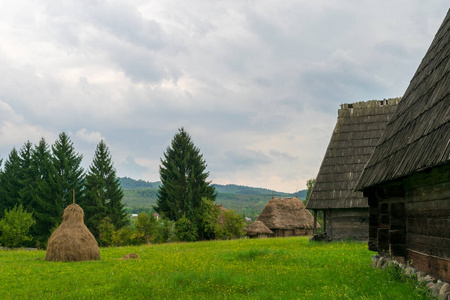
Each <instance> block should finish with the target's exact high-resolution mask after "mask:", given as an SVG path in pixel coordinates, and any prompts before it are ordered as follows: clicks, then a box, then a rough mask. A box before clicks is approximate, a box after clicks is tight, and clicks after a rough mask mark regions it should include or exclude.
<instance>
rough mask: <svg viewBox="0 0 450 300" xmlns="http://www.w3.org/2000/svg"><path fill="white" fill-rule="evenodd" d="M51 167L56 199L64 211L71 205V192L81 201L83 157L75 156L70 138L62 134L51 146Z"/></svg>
mask: <svg viewBox="0 0 450 300" xmlns="http://www.w3.org/2000/svg"><path fill="white" fill-rule="evenodd" d="M52 153H53V158H52V161H53V165H54V166H55V169H56V173H57V176H56V178H55V179H56V186H57V198H58V202H59V203H60V205H61V207H62V208H63V209H64V208H66V207H67V205H69V204H71V203H72V198H73V190H75V198H76V199H78V201H80V200H81V195H82V188H83V172H84V171H83V168H81V166H80V165H81V161H82V159H83V156H82V155H80V154H77V153H76V152H75V149H74V147H73V143H72V142H71V140H70V138H69V137H68V136H67V134H65V133H64V132H62V133H61V134H60V135H59V139H58V140H57V141H56V142H55V144H54V145H53V146H52Z"/></svg>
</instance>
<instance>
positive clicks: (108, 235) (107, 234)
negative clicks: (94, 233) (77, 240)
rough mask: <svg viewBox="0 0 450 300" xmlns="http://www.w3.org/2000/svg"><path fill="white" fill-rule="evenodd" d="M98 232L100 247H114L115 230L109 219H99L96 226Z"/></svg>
mask: <svg viewBox="0 0 450 300" xmlns="http://www.w3.org/2000/svg"><path fill="white" fill-rule="evenodd" d="M98 232H99V236H100V238H99V239H100V246H102V247H108V246H112V245H114V241H115V240H116V230H115V228H114V225H113V223H112V221H111V219H110V218H109V217H105V218H103V219H101V221H100V224H99V225H98Z"/></svg>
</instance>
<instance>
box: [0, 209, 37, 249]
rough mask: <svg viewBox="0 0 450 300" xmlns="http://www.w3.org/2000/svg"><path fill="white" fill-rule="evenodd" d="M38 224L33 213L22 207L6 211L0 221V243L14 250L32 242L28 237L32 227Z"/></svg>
mask: <svg viewBox="0 0 450 300" xmlns="http://www.w3.org/2000/svg"><path fill="white" fill-rule="evenodd" d="M34 224H36V221H35V220H34V219H33V215H32V213H28V212H27V211H26V210H25V209H23V206H22V205H19V206H17V205H16V206H14V208H12V209H11V210H9V211H7V210H5V216H4V217H3V219H1V220H0V231H1V233H2V234H1V237H0V241H1V242H2V244H3V245H4V246H6V247H11V248H14V247H16V246H20V245H22V244H23V243H24V242H26V241H31V237H30V236H28V232H29V231H30V227H31V226H33V225H34Z"/></svg>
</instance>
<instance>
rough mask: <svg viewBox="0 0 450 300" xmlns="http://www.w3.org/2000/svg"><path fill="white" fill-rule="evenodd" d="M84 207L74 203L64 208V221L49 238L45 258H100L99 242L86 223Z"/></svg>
mask: <svg viewBox="0 0 450 300" xmlns="http://www.w3.org/2000/svg"><path fill="white" fill-rule="evenodd" d="M83 217H84V212H83V209H82V208H81V207H80V206H79V205H77V204H75V203H73V204H71V205H69V206H67V208H66V209H65V210H64V214H63V221H62V223H61V224H60V225H59V227H58V228H56V230H55V231H54V232H53V234H52V235H51V236H50V239H49V240H48V244H47V253H46V255H45V260H49V261H83V260H96V259H100V250H99V248H98V243H97V241H96V240H95V238H94V236H93V235H92V233H91V232H90V231H89V229H88V228H87V227H86V225H84V222H83Z"/></svg>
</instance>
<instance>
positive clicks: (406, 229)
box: [365, 164, 450, 281]
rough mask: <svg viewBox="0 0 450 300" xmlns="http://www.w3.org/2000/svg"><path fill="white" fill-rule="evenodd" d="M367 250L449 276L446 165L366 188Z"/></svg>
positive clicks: (449, 211) (449, 172) (448, 179)
mask: <svg viewBox="0 0 450 300" xmlns="http://www.w3.org/2000/svg"><path fill="white" fill-rule="evenodd" d="M365 195H366V196H367V197H368V199H369V201H368V202H369V207H370V211H369V224H370V226H369V249H370V250H376V251H378V252H379V253H380V254H390V255H393V256H396V257H403V259H405V260H407V261H411V262H412V263H413V265H414V266H415V267H416V268H417V269H419V270H421V271H422V272H425V273H428V274H431V275H433V276H435V277H437V278H440V279H442V280H444V281H450V164H447V165H443V166H440V167H435V168H433V169H432V170H428V171H427V172H420V173H416V174H413V175H411V176H409V177H407V178H404V179H402V180H397V181H396V182H390V183H386V184H383V185H380V186H378V187H377V188H376V189H370V190H367V191H366V192H365Z"/></svg>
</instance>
